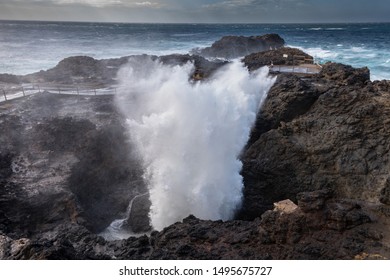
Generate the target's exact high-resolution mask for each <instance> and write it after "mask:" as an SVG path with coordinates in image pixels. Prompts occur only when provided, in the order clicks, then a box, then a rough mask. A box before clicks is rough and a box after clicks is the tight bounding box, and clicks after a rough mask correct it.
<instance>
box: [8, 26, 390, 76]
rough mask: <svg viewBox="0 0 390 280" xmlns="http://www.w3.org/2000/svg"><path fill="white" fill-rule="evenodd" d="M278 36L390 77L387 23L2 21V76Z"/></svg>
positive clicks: (320, 56)
mask: <svg viewBox="0 0 390 280" xmlns="http://www.w3.org/2000/svg"><path fill="white" fill-rule="evenodd" d="M266 33H277V34H279V35H280V36H282V37H283V38H284V39H285V40H286V44H287V45H288V46H293V47H297V48H300V49H302V50H304V51H306V52H308V53H309V54H310V55H312V56H314V58H315V60H316V61H317V62H321V63H324V62H326V61H334V62H340V63H345V64H349V65H352V66H354V67H363V66H368V67H369V68H370V70H371V79H372V80H376V79H390V23H360V24H131V23H72V22H25V21H0V73H11V74H28V73H32V72H36V71H39V70H46V69H49V68H52V67H54V66H55V65H56V64H57V63H58V62H59V61H60V60H61V59H63V58H66V57H69V56H75V55H88V56H92V57H94V58H97V59H102V58H115V57H122V56H127V55H134V54H143V53H146V54H155V55H163V54H171V53H188V52H189V51H190V50H192V49H193V48H201V47H206V46H210V45H211V44H212V43H213V42H214V41H216V40H218V39H220V38H221V37H222V36H225V35H244V36H251V35H262V34H266Z"/></svg>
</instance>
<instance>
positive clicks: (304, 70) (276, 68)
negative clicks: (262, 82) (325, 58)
mask: <svg viewBox="0 0 390 280" xmlns="http://www.w3.org/2000/svg"><path fill="white" fill-rule="evenodd" d="M268 68H269V70H270V72H274V73H278V72H279V73H297V74H318V73H320V71H321V68H322V67H321V66H320V65H318V64H310V65H269V66H268Z"/></svg>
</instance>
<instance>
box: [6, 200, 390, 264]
mask: <svg viewBox="0 0 390 280" xmlns="http://www.w3.org/2000/svg"><path fill="white" fill-rule="evenodd" d="M306 196H312V197H315V196H318V194H312V195H310V194H308V193H307V194H306ZM287 204H289V205H290V206H294V205H293V204H292V202H289V203H287ZM370 215H375V216H376V222H375V223H376V224H377V225H380V226H383V225H385V224H386V217H385V216H384V215H383V214H380V212H379V211H378V209H377V208H372V207H367V206H364V205H359V204H354V203H350V202H348V201H344V200H335V199H333V198H331V197H329V198H328V200H327V201H326V202H325V203H324V205H323V206H322V207H320V208H317V209H312V210H311V211H310V212H303V211H302V209H301V208H300V207H298V206H296V205H295V206H294V207H290V208H288V207H287V208H283V207H279V206H278V207H276V208H275V209H274V210H272V211H267V212H265V213H264V214H263V215H262V217H261V219H260V218H258V219H256V220H255V221H252V222H249V221H228V222H222V221H202V220H199V219H197V218H195V217H194V216H189V217H188V218H186V219H184V220H183V222H180V223H175V224H173V225H171V226H169V227H167V228H165V229H164V230H162V231H161V232H152V233H151V235H150V237H148V236H141V237H139V238H135V237H130V238H129V239H127V240H123V241H114V242H107V241H105V240H103V239H102V238H100V237H97V236H95V235H91V234H90V233H89V232H88V231H86V230H85V228H83V227H81V226H77V225H68V226H65V227H59V228H57V229H55V230H53V231H52V232H51V233H50V234H47V235H46V236H41V237H36V238H32V239H20V240H14V239H11V238H9V237H6V236H4V235H0V257H2V258H3V259H109V258H114V259H354V258H362V257H365V258H369V256H375V255H376V256H378V257H381V258H384V257H388V256H389V254H390V250H389V244H387V243H386V242H387V241H386V240H387V238H388V236H389V234H388V233H387V232H380V231H377V230H375V229H374V228H372V224H373V222H372V221H371V219H370V218H369V216H370ZM53 236H55V238H53ZM378 257H377V258H378Z"/></svg>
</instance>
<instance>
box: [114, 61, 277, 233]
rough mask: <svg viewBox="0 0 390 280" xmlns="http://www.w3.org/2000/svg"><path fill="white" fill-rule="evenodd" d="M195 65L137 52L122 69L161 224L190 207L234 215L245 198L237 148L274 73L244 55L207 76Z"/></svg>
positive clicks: (122, 103)
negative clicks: (195, 73) (247, 62)
mask: <svg viewBox="0 0 390 280" xmlns="http://www.w3.org/2000/svg"><path fill="white" fill-rule="evenodd" d="M192 70H193V65H192V64H190V63H188V64H185V65H183V66H167V65H163V64H161V63H160V62H158V61H152V60H151V59H150V58H147V57H145V58H143V59H139V58H138V59H132V60H130V61H129V63H128V64H127V65H126V66H125V67H123V68H122V69H121V70H120V72H119V75H118V76H119V89H118V94H117V104H118V105H119V107H120V108H121V111H122V112H123V113H124V114H125V116H126V118H127V126H128V129H129V134H130V135H131V140H132V141H133V143H134V145H135V147H136V148H137V150H138V153H139V155H140V158H141V159H142V163H143V165H144V170H145V180H146V182H147V184H148V188H149V193H150V199H151V202H152V206H151V210H150V214H149V215H150V219H151V224H152V226H153V228H154V229H156V230H161V229H162V228H164V227H166V226H168V225H170V224H172V223H174V222H177V221H180V220H182V219H183V218H185V217H187V216H188V215H190V214H193V215H195V216H196V217H198V218H201V219H211V220H218V219H222V220H228V219H231V218H233V216H234V213H235V211H236V210H237V208H238V207H239V206H240V204H241V201H242V189H243V181H242V177H241V175H240V171H241V168H242V163H241V161H240V160H238V156H239V154H240V152H241V151H242V148H243V147H244V145H245V144H246V142H247V140H248V137H249V132H250V129H251V127H252V125H253V123H254V121H255V117H256V113H257V112H258V110H259V107H260V106H261V104H262V102H263V100H264V98H265V97H266V94H267V92H268V90H269V89H270V87H271V86H272V85H273V83H274V78H271V77H269V76H268V70H267V69H266V68H264V69H260V70H258V71H256V72H254V73H249V72H248V71H247V69H246V68H245V67H244V66H243V65H242V63H241V62H238V61H236V62H233V63H231V64H229V65H227V66H225V67H223V68H222V69H220V70H219V71H218V72H217V73H216V74H215V75H214V77H213V78H211V79H210V80H208V81H203V82H193V81H191V80H190V79H189V76H190V73H191V72H192Z"/></svg>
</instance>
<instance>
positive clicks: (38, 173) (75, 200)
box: [0, 93, 145, 237]
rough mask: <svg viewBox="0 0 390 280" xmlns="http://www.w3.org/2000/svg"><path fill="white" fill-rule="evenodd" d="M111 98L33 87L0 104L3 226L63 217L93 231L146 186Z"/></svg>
mask: <svg viewBox="0 0 390 280" xmlns="http://www.w3.org/2000/svg"><path fill="white" fill-rule="evenodd" d="M112 102H113V96H100V97H98V98H93V97H82V96H66V95H53V94H50V93H41V94H39V93H37V94H35V95H33V96H29V97H26V98H23V99H20V100H13V101H9V102H4V103H1V104H0V108H1V114H0V128H1V131H2V134H1V136H0V144H1V147H0V174H1V180H0V197H1V201H2V204H1V210H0V224H1V230H2V231H3V232H4V233H7V234H9V235H10V236H11V237H14V236H32V235H34V234H40V233H41V232H44V231H47V230H50V229H52V228H55V227H57V226H58V225H59V224H63V223H77V224H82V225H83V226H85V227H86V228H88V229H89V230H91V231H92V232H99V231H101V230H102V229H104V228H105V227H106V226H108V225H109V224H110V222H111V221H112V220H113V219H115V218H116V217H117V216H118V214H119V213H121V212H125V211H126V207H127V205H128V203H129V200H130V198H131V197H132V196H134V193H135V194H137V193H139V192H141V191H144V188H145V187H144V184H143V181H142V178H141V175H142V174H141V171H140V168H139V164H138V163H137V161H136V160H135V159H132V158H130V157H129V156H128V155H130V154H131V153H130V151H131V147H130V146H129V144H128V143H127V140H126V139H127V136H126V135H124V132H125V129H124V127H123V125H124V124H123V123H122V121H123V119H122V118H121V116H120V115H119V114H118V113H117V112H116V111H114V110H112V109H113V108H114V106H113V104H112ZM110 104H111V105H110ZM107 105H108V106H107ZM103 108H104V110H103ZM109 108H111V111H110V110H109Z"/></svg>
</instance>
